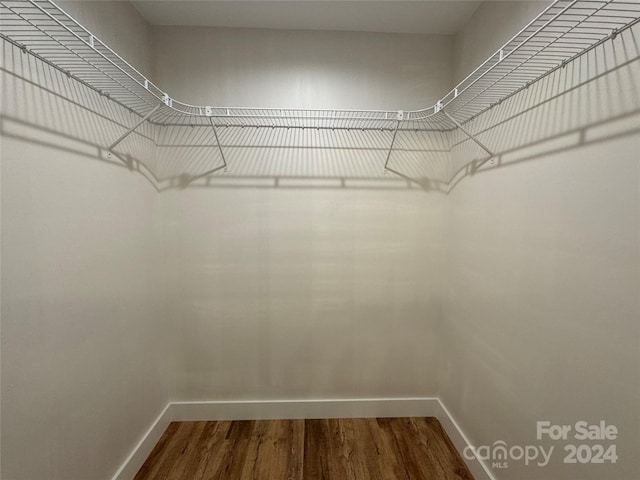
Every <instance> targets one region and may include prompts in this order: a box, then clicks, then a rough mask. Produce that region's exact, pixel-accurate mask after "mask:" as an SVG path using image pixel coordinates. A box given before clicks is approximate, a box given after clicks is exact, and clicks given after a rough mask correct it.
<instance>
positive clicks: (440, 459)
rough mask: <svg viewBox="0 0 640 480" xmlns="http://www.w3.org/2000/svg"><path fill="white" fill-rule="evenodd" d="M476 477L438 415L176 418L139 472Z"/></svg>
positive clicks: (294, 479)
mask: <svg viewBox="0 0 640 480" xmlns="http://www.w3.org/2000/svg"><path fill="white" fill-rule="evenodd" d="M265 479H277V480H281V479H282V480H473V477H472V476H471V473H470V472H469V470H468V468H467V466H466V465H465V463H464V461H463V460H462V457H461V456H460V455H459V454H458V452H456V450H455V448H454V447H453V444H452V443H451V440H450V439H449V438H448V437H447V435H446V433H445V432H444V430H443V429H442V426H441V425H440V423H439V422H438V420H437V419H435V418H378V419H374V418H339V419H318V420H242V421H224V422H213V421H212V422H180V423H172V424H170V425H169V427H168V428H167V430H166V432H165V433H164V434H163V435H162V437H161V439H160V441H159V442H158V444H157V445H156V447H155V448H154V449H153V451H152V452H151V454H150V455H149V458H148V459H147V461H146V462H145V464H144V465H143V466H142V468H140V471H139V472H138V474H137V475H136V477H135V480H265Z"/></svg>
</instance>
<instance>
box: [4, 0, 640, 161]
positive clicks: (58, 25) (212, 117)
mask: <svg viewBox="0 0 640 480" xmlns="http://www.w3.org/2000/svg"><path fill="white" fill-rule="evenodd" d="M638 21H640V0H557V1H555V2H554V3H552V4H551V5H550V6H549V7H547V8H546V9H545V10H544V11H543V12H542V13H540V14H539V15H538V16H537V17H536V18H535V19H533V20H532V21H531V22H530V23H529V24H528V25H527V26H526V27H524V28H523V29H522V30H521V31H520V32H518V33H517V34H516V35H515V36H514V37H513V38H512V39H511V40H509V41H508V42H507V43H506V44H505V45H503V47H502V48H500V49H499V50H498V51H497V52H496V53H494V54H493V55H492V56H490V57H489V58H488V59H487V60H485V61H484V62H483V63H482V64H481V65H480V66H479V67H478V68H477V69H476V70H474V71H473V72H472V73H471V74H469V75H468V76H467V77H466V78H465V79H464V80H463V81H462V82H460V83H459V84H458V85H456V87H454V88H453V89H452V90H451V91H450V92H448V93H447V94H446V95H445V96H444V97H442V99H440V100H439V101H438V102H436V104H435V105H432V106H430V107H427V108H421V109H418V110H412V111H404V112H403V111H392V110H301V109H284V108H231V107H219V106H205V105H189V104H186V103H183V102H180V101H179V100H177V99H174V98H172V97H171V96H170V95H169V94H168V93H167V92H165V91H163V90H162V89H161V88H159V87H158V86H157V85H155V84H154V83H153V82H151V81H150V80H149V79H147V78H146V77H145V76H144V75H143V74H142V73H140V72H139V71H138V70H137V69H136V68H134V67H133V66H131V65H130V64H129V63H127V62H126V61H125V60H124V59H123V58H122V57H120V56H119V55H118V54H117V53H116V52H114V51H113V50H112V49H110V48H109V47H108V46H107V45H105V44H104V43H103V42H102V41H100V40H99V39H98V38H97V37H96V36H95V35H93V34H92V33H91V32H90V31H89V30H87V29H86V28H84V27H83V26H82V25H81V24H80V23H78V22H77V21H76V20H74V19H73V18H72V17H71V16H70V15H69V14H67V13H66V12H65V11H64V10H62V9H61V8H60V7H58V6H57V5H56V4H55V3H53V2H52V1H50V0H2V1H0V37H1V38H3V39H4V40H6V41H7V42H10V43H11V44H13V45H14V46H16V47H18V48H20V49H22V50H23V52H25V53H28V54H31V55H33V56H35V57H36V58H38V59H40V60H41V61H43V62H45V63H47V64H48V65H49V66H51V67H53V68H56V69H58V70H59V71H62V72H64V73H65V74H66V75H67V76H69V77H70V78H73V79H75V80H77V81H78V82H81V83H82V84H83V85H85V86H87V87H88V88H91V89H92V90H94V91H96V92H98V93H100V94H101V95H103V96H105V97H107V98H109V99H110V100H112V101H114V102H116V103H118V104H119V105H121V106H123V107H125V108H127V109H128V110H130V111H131V112H133V113H135V114H136V115H138V116H139V117H140V118H141V119H143V120H145V121H147V120H148V121H149V122H151V123H152V124H155V125H164V126H175V127H184V126H208V127H213V128H214V130H215V129H216V128H218V127H232V128H235V127H237V128H244V127H255V128H274V129H275V128H289V129H290V128H301V129H318V130H321V129H331V130H341V129H345V130H363V131H369V130H377V131H387V132H391V134H392V138H393V139H395V133H396V132H398V131H421V132H444V131H449V130H452V129H455V128H457V127H460V128H461V129H462V130H463V131H465V130H464V127H462V126H463V125H464V124H465V123H466V122H467V121H469V120H470V119H472V118H474V117H476V116H478V115H479V114H481V113H482V112H484V111H486V110H487V109H489V108H491V107H492V106H493V105H495V104H497V103H500V102H501V101H502V100H504V99H506V98H508V97H509V96H511V95H514V94H515V93H517V92H518V91H520V90H521V89H523V88H526V87H527V86H529V85H530V84H531V83H533V82H535V81H536V80H538V79H540V78H542V77H544V76H546V75H548V74H550V73H551V72H553V71H554V70H556V69H558V68H562V67H563V66H564V65H566V64H567V63H568V62H570V61H571V60H573V59H574V58H576V57H578V56H580V55H582V54H584V53H586V52H588V51H589V50H591V49H593V48H595V47H596V46H598V45H600V44H601V43H603V42H604V41H606V40H608V39H610V38H612V37H615V36H616V35H617V34H619V33H620V32H622V31H623V30H625V29H627V28H629V27H631V26H632V25H634V24H635V23H637V22H638ZM133 130H134V129H133V128H132V129H131V130H130V131H129V132H127V133H131V132H132V131H133ZM465 133H466V131H465ZM216 136H217V134H216ZM472 138H473V137H472ZM481 146H482V147H483V148H485V150H487V151H488V152H489V153H491V152H490V151H489V149H487V148H486V147H484V146H483V145H481ZM392 147H393V140H392Z"/></svg>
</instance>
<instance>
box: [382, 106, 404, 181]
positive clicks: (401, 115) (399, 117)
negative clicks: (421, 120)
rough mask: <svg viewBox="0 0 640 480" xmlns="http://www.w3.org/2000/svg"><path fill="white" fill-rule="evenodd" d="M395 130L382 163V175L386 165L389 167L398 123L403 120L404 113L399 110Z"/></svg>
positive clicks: (385, 170)
mask: <svg viewBox="0 0 640 480" xmlns="http://www.w3.org/2000/svg"><path fill="white" fill-rule="evenodd" d="M396 118H397V120H398V121H397V122H396V128H394V129H393V136H392V137H391V145H389V151H388V152H387V159H386V161H385V162H384V173H387V165H389V160H390V159H391V152H393V145H394V144H395V143H396V135H397V134H398V128H400V122H402V120H404V112H403V111H402V110H399V111H398V113H397V115H396Z"/></svg>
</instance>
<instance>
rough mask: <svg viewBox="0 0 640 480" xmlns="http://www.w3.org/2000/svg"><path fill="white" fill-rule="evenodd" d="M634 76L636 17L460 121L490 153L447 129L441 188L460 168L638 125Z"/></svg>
mask: <svg viewBox="0 0 640 480" xmlns="http://www.w3.org/2000/svg"><path fill="white" fill-rule="evenodd" d="M638 79H640V25H636V26H634V27H632V28H630V29H628V30H625V31H624V32H622V33H621V34H619V35H618V36H617V37H616V38H615V39H613V40H609V41H607V42H605V43H603V44H601V45H599V46H598V47H596V48H594V49H592V50H591V51H589V52H587V53H585V54H584V55H582V56H580V57H579V58H577V59H576V60H574V61H573V62H570V63H568V64H567V65H566V66H565V67H563V68H558V69H556V70H555V71H553V72H552V73H550V74H549V75H547V76H546V77H544V78H542V79H541V80H539V81H538V82H536V83H534V84H532V85H530V86H529V87H527V88H524V89H523V90H521V91H520V92H519V93H517V94H516V95H513V96H512V97H510V98H508V99H506V100H504V101H502V102H500V104H498V105H494V107H493V108H491V109H489V110H488V111H486V112H485V113H484V114H482V115H480V116H478V117H477V118H475V119H472V120H471V121H469V122H467V124H466V127H467V128H468V129H469V130H470V131H471V132H473V133H474V135H476V136H477V138H478V139H479V140H480V141H481V142H482V143H484V144H485V145H488V146H489V148H493V151H494V152H495V153H496V155H495V156H494V157H491V158H488V157H487V154H486V152H485V151H484V150H482V149H481V148H480V147H478V146H477V145H476V144H475V143H474V142H472V141H471V140H469V139H468V138H467V137H466V136H465V135H464V134H463V133H462V132H460V131H458V130H456V131H454V132H452V138H451V171H450V177H449V190H448V191H451V190H452V189H453V188H454V187H455V186H456V185H457V184H458V183H459V182H460V181H461V180H462V179H463V178H465V177H466V176H470V175H474V174H476V173H485V172H488V171H490V170H494V169H498V168H504V167H507V166H509V165H516V164H518V163H521V162H525V161H529V160H535V159H537V158H541V157H544V156H547V155H550V154H553V153H558V152H562V151H567V150H571V149H575V148H580V147H582V146H586V145H589V144H594V143H599V142H604V141H609V140H613V139H615V138H619V137H624V136H628V135H633V134H635V133H638V131H640V116H639V114H640V83H638ZM629 120H631V121H629ZM633 120H636V121H633ZM469 159H472V160H471V161H469Z"/></svg>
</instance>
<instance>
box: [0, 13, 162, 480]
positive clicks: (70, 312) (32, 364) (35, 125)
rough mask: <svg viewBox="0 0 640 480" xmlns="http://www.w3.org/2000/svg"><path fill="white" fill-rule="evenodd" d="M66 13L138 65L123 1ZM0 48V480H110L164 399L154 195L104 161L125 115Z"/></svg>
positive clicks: (135, 36)
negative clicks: (115, 43) (114, 39)
mask: <svg viewBox="0 0 640 480" xmlns="http://www.w3.org/2000/svg"><path fill="white" fill-rule="evenodd" d="M65 6H68V7H69V8H73V7H76V6H78V7H79V8H81V13H82V16H83V21H85V22H87V24H88V25H90V26H94V25H95V27H99V29H101V30H103V31H104V32H105V33H106V32H108V31H110V29H111V28H113V29H114V32H112V33H115V31H117V36H118V37H119V42H120V48H121V49H122V50H124V51H125V56H127V54H130V55H131V58H136V59H137V58H142V57H138V54H139V53H143V52H144V51H145V48H146V45H147V44H146V43H145V41H141V37H140V29H139V28H137V27H136V29H135V30H129V29H123V28H122V25H125V24H126V22H127V21H128V20H130V19H132V18H136V17H135V16H136V15H138V14H137V12H136V11H135V10H134V9H133V8H132V7H131V6H130V5H129V4H127V3H124V2H115V3H111V2H109V4H104V3H98V2H95V3H91V5H82V4H79V3H76V2H71V4H70V5H65ZM135 23H136V25H137V26H140V25H141V24H142V21H141V20H140V19H138V21H137V22H135ZM2 48H3V56H2V58H3V66H4V68H6V69H8V70H10V72H12V73H7V72H3V74H2V118H1V128H2V137H1V142H2V143H1V146H0V153H1V157H2V166H1V175H2V182H1V198H2V210H1V213H2V234H1V240H2V312H1V313H2V467H1V473H0V476H1V477H2V479H3V480H39V479H47V480H90V479H100V480H104V479H105V478H111V476H112V475H113V474H114V473H115V471H116V469H117V468H118V467H119V466H120V465H121V464H122V462H123V461H124V459H125V458H126V457H127V455H128V454H129V453H130V452H131V451H132V449H133V447H134V446H135V444H136V443H137V441H138V440H139V439H140V438H141V437H142V435H143V434H144V432H145V431H146V429H147V428H148V427H149V425H150V424H151V422H152V421H153V420H154V419H155V417H156V416H157V415H158V414H159V413H160V411H161V410H162V408H164V406H165V405H166V403H167V401H168V392H167V388H166V385H165V383H166V382H165V380H164V377H163V360H162V358H161V353H162V351H161V349H163V347H164V345H163V343H162V342H163V341H164V338H163V336H162V331H163V328H162V325H161V323H162V319H163V317H162V314H163V309H162V304H161V301H159V298H161V295H159V292H161V291H162V289H161V285H159V283H158V279H159V278H160V275H159V270H158V269H159V266H160V262H159V258H160V255H159V251H158V248H157V242H156V239H157V238H158V233H159V232H157V231H156V226H155V223H154V218H155V212H156V199H157V193H156V191H155V190H154V188H153V187H152V186H151V185H150V184H149V182H148V181H147V180H146V178H145V177H144V176H143V175H140V174H139V173H137V172H135V171H129V170H128V169H127V168H126V167H125V165H124V164H123V163H122V162H120V161H119V160H117V159H116V158H114V159H112V160H111V161H109V160H108V159H107V158H106V156H105V155H104V152H101V151H100V150H99V146H103V145H108V144H109V141H110V140H112V139H114V138H117V135H118V134H119V132H121V131H122V130H123V127H122V126H118V125H116V124H115V123H114V122H110V121H106V120H104V119H101V118H100V116H99V114H104V113H105V111H106V112H108V113H109V115H111V116H113V115H115V116H116V118H117V119H118V121H119V122H120V123H122V124H126V122H131V120H132V118H131V117H130V116H129V114H128V113H126V112H120V111H118V110H117V109H114V108H113V106H109V105H107V103H106V101H105V100H104V99H101V98H100V97H99V96H97V95H95V94H94V93H92V92H88V91H86V90H85V89H83V88H81V87H79V86H78V85H77V84H76V83H74V82H69V81H68V80H67V79H66V77H65V76H64V75H62V74H60V73H58V72H54V71H51V70H50V69H48V68H44V67H43V66H42V65H41V64H39V63H38V62H37V61H35V60H34V59H33V58H31V57H30V56H28V55H23V54H21V53H18V52H16V51H15V50H14V49H12V48H10V47H8V46H7V45H6V44H5V43H4V42H3V45H2ZM27 80H29V81H31V82H34V83H35V84H31V83H29V82H28V81H27ZM69 97H70V98H73V99H75V100H79V101H81V103H83V104H85V105H88V106H89V108H88V109H87V108H81V107H79V106H78V105H74V104H72V103H71V102H69V101H67V100H65V98H69Z"/></svg>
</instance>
